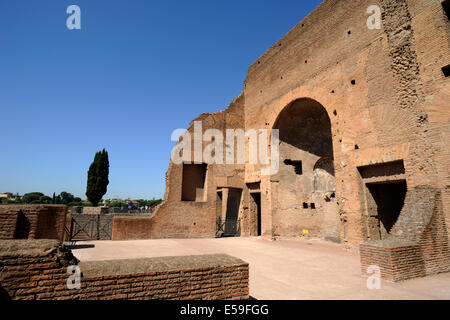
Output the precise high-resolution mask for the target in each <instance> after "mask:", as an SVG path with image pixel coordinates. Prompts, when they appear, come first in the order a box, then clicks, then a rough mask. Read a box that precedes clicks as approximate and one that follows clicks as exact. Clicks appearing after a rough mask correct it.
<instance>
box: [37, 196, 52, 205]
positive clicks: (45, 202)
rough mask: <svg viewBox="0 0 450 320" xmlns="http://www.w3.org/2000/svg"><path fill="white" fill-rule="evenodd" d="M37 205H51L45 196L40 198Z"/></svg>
mask: <svg viewBox="0 0 450 320" xmlns="http://www.w3.org/2000/svg"><path fill="white" fill-rule="evenodd" d="M39 203H44V204H50V203H52V198H50V197H47V196H42V197H40V198H39Z"/></svg>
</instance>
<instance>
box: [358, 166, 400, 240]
mask: <svg viewBox="0 0 450 320" xmlns="http://www.w3.org/2000/svg"><path fill="white" fill-rule="evenodd" d="M358 171H359V173H360V175H361V182H362V185H361V186H362V188H363V189H362V191H361V192H362V194H361V200H362V201H363V202H362V205H363V206H364V207H365V208H366V213H365V215H364V216H363V220H364V221H365V230H366V237H367V238H368V239H369V240H382V239H386V238H387V237H388V235H389V233H390V232H391V229H392V227H393V226H394V225H395V223H396V222H397V219H398V217H399V215H400V212H401V210H402V208H403V205H404V202H405V197H406V192H407V184H406V177H405V167H404V164H403V161H402V160H399V161H393V162H386V163H381V164H377V165H369V166H364V167H359V168H358ZM364 202H365V203H364Z"/></svg>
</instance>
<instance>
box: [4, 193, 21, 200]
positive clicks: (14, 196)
mask: <svg viewBox="0 0 450 320" xmlns="http://www.w3.org/2000/svg"><path fill="white" fill-rule="evenodd" d="M0 199H8V200H12V201H15V200H20V199H22V196H19V194H13V193H11V192H5V193H0Z"/></svg>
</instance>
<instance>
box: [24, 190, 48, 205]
mask: <svg viewBox="0 0 450 320" xmlns="http://www.w3.org/2000/svg"><path fill="white" fill-rule="evenodd" d="M41 197H45V194H43V193H41V192H30V193H26V194H24V195H23V198H22V201H23V202H24V203H39V201H40V199H41Z"/></svg>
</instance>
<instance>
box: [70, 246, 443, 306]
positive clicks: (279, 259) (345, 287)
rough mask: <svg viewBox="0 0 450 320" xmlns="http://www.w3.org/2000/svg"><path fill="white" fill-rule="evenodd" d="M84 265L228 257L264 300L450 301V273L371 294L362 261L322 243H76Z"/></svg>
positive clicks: (384, 287)
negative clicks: (245, 267) (243, 268)
mask: <svg viewBox="0 0 450 320" xmlns="http://www.w3.org/2000/svg"><path fill="white" fill-rule="evenodd" d="M73 253H74V255H75V256H76V257H77V258H79V259H80V260H81V261H97V260H113V259H132V258H145V257H162V256H181V255H198V254H211V253H226V254H229V255H232V256H234V257H238V258H241V259H242V260H244V261H246V262H248V263H249V264H250V295H251V296H252V297H254V298H256V299H262V300H278V299H283V300H297V299H450V273H445V274H439V275H435V276H429V277H426V278H418V279H413V280H408V281H405V282H400V283H390V282H385V281H383V282H382V284H381V289H379V290H369V289H368V288H367V285H366V281H367V277H364V276H363V275H362V274H361V271H360V264H359V257H358V255H357V254H355V253H351V252H347V251H345V250H344V249H342V247H341V246H340V245H338V244H334V243H330V242H325V241H319V240H279V241H271V240H266V239H261V238H224V239H161V240H140V241H92V242H78V243H77V244H76V246H75V249H73Z"/></svg>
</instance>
